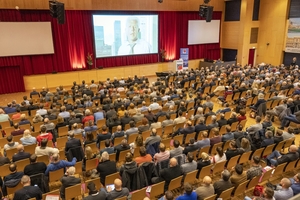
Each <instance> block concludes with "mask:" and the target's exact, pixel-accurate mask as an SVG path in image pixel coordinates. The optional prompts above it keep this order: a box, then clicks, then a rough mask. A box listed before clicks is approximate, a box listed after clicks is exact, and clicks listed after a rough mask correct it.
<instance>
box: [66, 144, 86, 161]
mask: <svg viewBox="0 0 300 200" xmlns="http://www.w3.org/2000/svg"><path fill="white" fill-rule="evenodd" d="M74 157H76V159H77V162H78V161H82V160H83V158H84V153H83V149H82V147H81V146H78V147H73V148H71V149H69V150H68V153H67V159H68V161H69V162H70V161H72V159H73V158H74Z"/></svg>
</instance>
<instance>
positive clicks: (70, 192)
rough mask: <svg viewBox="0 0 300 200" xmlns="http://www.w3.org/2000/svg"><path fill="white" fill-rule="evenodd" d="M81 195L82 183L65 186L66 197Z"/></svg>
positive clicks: (71, 197)
mask: <svg viewBox="0 0 300 200" xmlns="http://www.w3.org/2000/svg"><path fill="white" fill-rule="evenodd" d="M78 196H81V183H79V184H76V185H73V186H70V187H67V188H65V197H66V199H73V198H75V197H78Z"/></svg>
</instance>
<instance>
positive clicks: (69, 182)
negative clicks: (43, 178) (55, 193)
mask: <svg viewBox="0 0 300 200" xmlns="http://www.w3.org/2000/svg"><path fill="white" fill-rule="evenodd" d="M74 174H75V167H69V169H68V170H67V171H66V174H65V175H64V176H63V177H62V178H61V179H60V181H61V183H62V184H61V187H60V197H61V198H62V199H63V200H65V189H66V188H67V187H70V186H73V185H76V184H78V183H81V179H80V178H76V177H75V176H74Z"/></svg>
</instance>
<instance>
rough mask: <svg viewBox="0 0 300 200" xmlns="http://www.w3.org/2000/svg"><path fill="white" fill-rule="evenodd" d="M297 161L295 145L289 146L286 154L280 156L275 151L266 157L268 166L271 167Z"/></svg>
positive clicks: (297, 154) (297, 155)
mask: <svg viewBox="0 0 300 200" xmlns="http://www.w3.org/2000/svg"><path fill="white" fill-rule="evenodd" d="M275 158H277V159H275ZM297 159H299V153H298V147H297V146H296V145H291V146H290V148H289V152H288V153H287V154H284V155H281V154H280V153H279V152H278V151H277V150H275V151H273V152H272V153H271V154H270V155H268V156H267V161H268V165H272V166H277V165H280V164H282V163H286V162H292V161H295V160H297Z"/></svg>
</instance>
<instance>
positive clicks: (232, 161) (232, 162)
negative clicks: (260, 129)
mask: <svg viewBox="0 0 300 200" xmlns="http://www.w3.org/2000/svg"><path fill="white" fill-rule="evenodd" d="M239 158H240V155H237V156H234V157H232V158H230V160H229V161H228V163H227V166H226V168H227V169H229V170H231V168H232V167H234V166H235V165H236V164H237V162H238V160H239Z"/></svg>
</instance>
